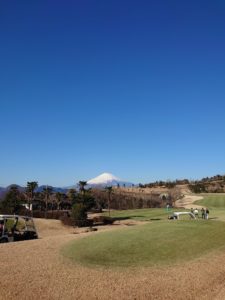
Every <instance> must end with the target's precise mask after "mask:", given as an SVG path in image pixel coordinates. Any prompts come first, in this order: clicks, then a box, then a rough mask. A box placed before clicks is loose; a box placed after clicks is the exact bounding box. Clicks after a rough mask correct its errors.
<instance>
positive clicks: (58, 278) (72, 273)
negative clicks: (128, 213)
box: [0, 220, 225, 300]
mask: <svg viewBox="0 0 225 300" xmlns="http://www.w3.org/2000/svg"><path fill="white" fill-rule="evenodd" d="M36 223H37V228H38V229H39V233H40V236H41V238H40V239H38V240H33V241H25V242H17V243H9V244H1V245H0V253H1V260H0V266H1V280H0V299H1V300H3V299H7V300H11V299H14V300H15V299H22V300H23V299H33V300H35V299H43V300H45V299H49V300H50V299H51V300H56V299H57V300H58V299H66V300H67V299H69V300H70V299H71V300H72V299H81V300H83V299H85V300H86V299H91V300H92V299H96V300H97V299H99V300H100V299H124V300H125V299H128V300H131V299H132V300H134V299H148V300H149V299H150V300H151V299H154V300H155V299H178V300H179V299H180V300H181V299H192V300H193V299H207V300H209V299H210V300H211V299H217V297H218V299H222V298H221V294H219V293H218V291H221V290H224V289H225V283H224V277H225V265H224V264H222V263H221V261H224V259H225V253H222V254H221V253H220V254H217V255H215V254H214V255H211V256H210V257H206V258H202V259H201V260H196V261H193V262H191V263H186V264H183V265H177V266H175V265H174V266H172V267H169V268H143V269H139V270H135V269H131V270H130V269H129V270H124V271H118V270H115V269H114V270H113V269H108V268H98V269H94V268H87V267H83V266H80V265H76V264H74V263H71V262H70V261H68V260H66V259H64V257H63V256H62V254H61V248H62V247H63V246H64V245H65V244H66V243H68V242H70V241H72V240H75V239H78V238H83V237H85V236H87V235H90V234H98V232H97V233H81V234H73V233H72V232H73V230H71V229H69V228H67V227H63V226H61V224H60V223H59V222H58V221H49V220H47V221H46V220H38V221H37V222H36ZM121 226H124V225H121ZM121 226H108V227H106V228H103V227H102V229H101V230H117V228H121Z"/></svg>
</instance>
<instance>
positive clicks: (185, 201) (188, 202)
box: [175, 195, 203, 209]
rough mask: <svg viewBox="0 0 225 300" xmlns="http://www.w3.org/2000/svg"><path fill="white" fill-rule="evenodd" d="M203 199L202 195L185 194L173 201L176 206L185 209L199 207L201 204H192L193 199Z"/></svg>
mask: <svg viewBox="0 0 225 300" xmlns="http://www.w3.org/2000/svg"><path fill="white" fill-rule="evenodd" d="M201 199H203V197H202V196H195V195H185V196H184V197H183V198H182V199H179V200H177V201H176V202H175V206H176V207H184V208H187V209H190V208H198V209H201V208H202V207H203V206H200V205H196V204H194V202H195V201H197V200H201Z"/></svg>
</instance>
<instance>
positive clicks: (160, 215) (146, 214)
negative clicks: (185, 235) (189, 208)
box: [104, 208, 184, 221]
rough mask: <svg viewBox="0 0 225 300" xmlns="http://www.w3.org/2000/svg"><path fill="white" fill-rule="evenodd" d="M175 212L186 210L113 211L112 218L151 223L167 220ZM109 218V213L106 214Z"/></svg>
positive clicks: (147, 209) (146, 209)
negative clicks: (151, 221) (152, 221)
mask: <svg viewBox="0 0 225 300" xmlns="http://www.w3.org/2000/svg"><path fill="white" fill-rule="evenodd" d="M174 211H184V209H169V211H167V210H166V209H165V208H144V209H129V210H113V211H111V214H110V215H111V217H113V218H117V219H132V220H140V221H150V220H152V219H153V220H154V219H155V220H156V219H160V220H165V219H167V218H168V215H171V214H173V212H174ZM104 215H105V216H108V213H107V212H106V213H104Z"/></svg>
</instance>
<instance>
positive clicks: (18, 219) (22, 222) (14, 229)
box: [0, 215, 38, 243]
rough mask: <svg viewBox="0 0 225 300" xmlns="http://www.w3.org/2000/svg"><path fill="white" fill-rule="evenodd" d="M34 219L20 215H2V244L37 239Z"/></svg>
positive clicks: (0, 228)
mask: <svg viewBox="0 0 225 300" xmlns="http://www.w3.org/2000/svg"><path fill="white" fill-rule="evenodd" d="M37 238H38V234H37V230H36V228H35V225H34V221H33V218H31V217H27V216H19V215H0V243H8V242H16V241H24V240H32V239H37Z"/></svg>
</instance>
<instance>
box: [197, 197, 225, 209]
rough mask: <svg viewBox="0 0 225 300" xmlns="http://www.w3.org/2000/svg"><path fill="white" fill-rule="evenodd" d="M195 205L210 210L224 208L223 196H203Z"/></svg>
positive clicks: (224, 200)
mask: <svg viewBox="0 0 225 300" xmlns="http://www.w3.org/2000/svg"><path fill="white" fill-rule="evenodd" d="M195 203H196V204H199V205H204V206H207V207H210V208H225V194H203V199H202V200H198V201H196V202H195Z"/></svg>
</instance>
